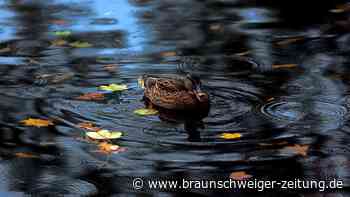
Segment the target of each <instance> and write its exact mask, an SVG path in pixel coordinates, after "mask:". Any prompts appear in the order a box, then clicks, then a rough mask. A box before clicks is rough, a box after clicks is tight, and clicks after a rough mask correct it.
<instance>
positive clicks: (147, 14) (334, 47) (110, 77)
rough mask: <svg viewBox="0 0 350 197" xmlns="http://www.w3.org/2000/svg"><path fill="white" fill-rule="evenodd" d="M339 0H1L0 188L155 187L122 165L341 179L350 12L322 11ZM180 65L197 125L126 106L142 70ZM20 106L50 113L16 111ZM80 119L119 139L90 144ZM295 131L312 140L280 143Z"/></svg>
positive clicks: (135, 100) (161, 172) (153, 171)
mask: <svg viewBox="0 0 350 197" xmlns="http://www.w3.org/2000/svg"><path fill="white" fill-rule="evenodd" d="M341 3H344V1H331V2H326V3H324V2H316V1H310V2H302V3H300V2H296V1H289V0H288V1H284V2H283V3H281V2H274V1H264V2H260V1H259V2H258V1H254V0H251V1H241V0H237V1H223V0H208V1H189V0H186V1H185V0H181V1H170V0H164V1H157V0H129V1H128V0H115V1H105V0H89V1H88V0H86V1H85V0H79V1H78V0H75V1H65V0H56V1H31V0H23V1H5V0H3V1H0V13H1V14H0V41H1V42H0V64H1V66H0V74H1V79H0V90H1V91H0V100H1V102H0V110H1V111H2V113H1V114H0V128H1V131H2V132H1V144H0V155H1V159H2V160H1V163H0V171H1V174H2V176H1V179H0V190H1V191H17V192H25V193H35V194H43V195H45V194H46V195H58V194H76V195H97V194H98V195H111V194H124V195H130V194H131V193H133V194H134V195H140V194H145V193H148V194H149V195H150V196H151V195H152V194H153V193H154V195H156V192H157V191H143V190H141V191H137V190H133V189H132V185H131V178H132V177H146V178H150V177H174V178H188V179H191V178H198V177H199V178H207V179H214V178H216V179H217V178H221V179H224V178H225V179H226V178H228V176H229V174H230V173H231V172H235V171H245V172H247V173H249V174H251V175H253V176H254V178H257V179H269V180H273V179H291V180H294V178H317V179H320V180H324V179H326V178H329V177H338V178H339V179H340V180H343V181H344V184H345V185H346V186H347V187H348V186H349V179H350V176H349V172H350V171H349V168H350V163H349V160H348V159H349V148H348V141H349V133H350V130H349V128H350V127H349V125H348V116H349V115H348V114H349V106H350V104H349V101H350V100H349V99H348V98H349V90H348V87H349V84H348V79H349V78H348V75H347V73H348V71H349V70H348V66H347V65H348V63H349V59H348V49H347V44H346V43H348V42H349V33H348V29H346V28H345V27H346V24H348V23H346V22H347V20H348V13H343V14H341V13H332V12H329V10H331V9H333V8H335V6H336V5H338V4H341ZM310 12H312V14H311V13H310ZM335 21H340V22H339V23H336V22H335ZM344 23H345V24H344ZM55 31H61V32H62V31H67V32H70V34H71V35H69V36H66V37H65V36H57V35H55V33H53V32H55ZM71 43H80V44H81V43H85V44H86V43H88V44H89V46H88V47H86V48H79V47H72V45H71ZM287 64H288V65H292V64H293V65H296V66H289V67H286V66H285V67H283V65H287ZM276 65H277V66H276ZM281 65H282V66H281ZM184 72H189V73H193V74H197V75H199V76H200V78H201V80H202V83H203V89H204V90H206V91H207V92H208V93H209V96H210V100H211V103H210V105H211V109H210V112H209V115H208V117H206V118H204V119H203V123H204V127H203V128H200V127H198V128H195V129H193V130H191V129H192V128H191V129H189V128H188V127H185V128H187V131H186V130H185V129H184V125H183V121H182V122H181V121H180V122H166V121H162V120H161V119H160V118H159V117H157V116H144V117H141V116H137V115H135V114H134V113H133V111H134V110H135V109H139V108H142V107H144V104H143V102H142V97H143V90H142V89H140V88H139V87H138V86H137V78H138V77H139V76H140V75H142V74H147V73H153V74H167V73H177V74H179V73H184ZM110 83H117V84H127V85H128V86H129V87H130V88H129V89H128V90H127V91H123V92H121V93H115V94H110V95H108V97H107V98H106V99H105V100H103V101H82V100H78V99H76V97H77V96H79V95H82V94H84V93H89V92H94V91H96V87H97V86H100V85H105V84H110ZM28 117H37V118H50V119H53V120H55V126H53V127H47V128H46V127H42V128H35V127H25V126H23V125H21V124H19V121H21V120H23V119H26V118H28ZM83 121H90V122H93V123H95V124H96V125H99V126H101V127H103V128H107V129H111V130H118V131H122V132H123V134H124V135H123V137H122V138H121V140H118V141H115V143H117V144H118V145H120V146H122V147H125V148H126V151H124V152H121V153H117V154H111V155H106V154H101V153H100V152H98V151H97V150H96V145H95V144H93V143H90V142H88V141H87V140H85V139H84V138H83V136H84V135H83V131H82V130H80V129H79V128H77V126H76V124H78V123H80V122H83ZM223 132H239V133H241V134H242V137H241V138H239V139H234V140H227V139H222V138H220V137H219V136H220V134H222V133H223ZM296 144H298V145H306V146H308V152H307V156H302V155H300V154H298V153H295V152H293V151H285V150H286V147H287V148H288V146H289V147H290V146H293V145H296ZM15 153H31V154H32V156H28V155H27V156H26V157H23V155H22V157H18V156H16V154H15ZM33 155H34V156H33ZM190 192H192V193H193V194H198V195H203V196H207V195H208V196H210V195H215V192H217V191H214V190H212V191H209V193H204V192H203V191H200V190H193V191H190ZM289 192H290V191H272V190H271V192H270V194H269V196H289V195H290V196H291V195H293V196H294V194H293V193H289ZM302 192H303V193H304V194H303V195H304V196H321V194H320V193H317V192H314V191H312V192H304V191H302ZM265 194H266V193H265ZM164 195H165V196H176V194H173V193H164ZM231 195H232V196H237V195H238V196H249V195H251V194H246V193H239V192H236V191H235V192H231V193H227V196H231ZM259 195H260V196H263V195H264V194H262V193H261V194H259ZM322 195H323V194H322ZM333 195H334V196H345V195H346V193H344V192H343V191H338V193H334V194H333ZM333 195H332V196H333ZM325 196H328V194H325Z"/></svg>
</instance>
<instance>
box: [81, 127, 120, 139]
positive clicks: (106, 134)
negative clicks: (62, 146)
mask: <svg viewBox="0 0 350 197" xmlns="http://www.w3.org/2000/svg"><path fill="white" fill-rule="evenodd" d="M86 135H87V136H88V137H90V138H92V139H94V140H106V139H117V138H120V137H121V136H122V133H121V132H119V131H109V130H107V129H102V130H99V131H97V132H87V133H86Z"/></svg>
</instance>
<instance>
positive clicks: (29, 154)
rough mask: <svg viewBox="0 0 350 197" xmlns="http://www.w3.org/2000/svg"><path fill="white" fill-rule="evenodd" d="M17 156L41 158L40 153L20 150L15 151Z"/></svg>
mask: <svg viewBox="0 0 350 197" xmlns="http://www.w3.org/2000/svg"><path fill="white" fill-rule="evenodd" d="M15 155H16V157H20V158H39V156H38V155H34V154H32V153H24V152H18V153H15Z"/></svg>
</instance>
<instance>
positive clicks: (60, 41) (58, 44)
mask: <svg viewBox="0 0 350 197" xmlns="http://www.w3.org/2000/svg"><path fill="white" fill-rule="evenodd" d="M66 44H67V41H65V40H62V39H58V40H54V41H52V42H51V45H52V46H58V47H59V46H64V45H66Z"/></svg>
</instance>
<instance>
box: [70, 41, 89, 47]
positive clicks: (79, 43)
mask: <svg viewBox="0 0 350 197" xmlns="http://www.w3.org/2000/svg"><path fill="white" fill-rule="evenodd" d="M69 46H71V47H75V48H89V47H92V44H90V43H88V42H82V41H76V42H72V43H69Z"/></svg>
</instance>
